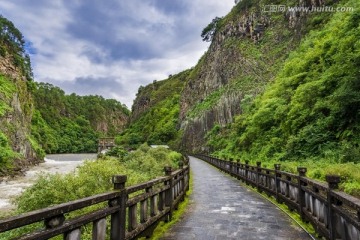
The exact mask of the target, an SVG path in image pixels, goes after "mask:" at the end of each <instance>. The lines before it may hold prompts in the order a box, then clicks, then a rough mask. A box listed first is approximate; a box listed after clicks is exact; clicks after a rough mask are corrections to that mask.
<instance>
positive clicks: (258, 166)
mask: <svg viewBox="0 0 360 240" xmlns="http://www.w3.org/2000/svg"><path fill="white" fill-rule="evenodd" d="M260 172H261V162H256V188H257V190H258V192H262V191H261V188H260Z"/></svg>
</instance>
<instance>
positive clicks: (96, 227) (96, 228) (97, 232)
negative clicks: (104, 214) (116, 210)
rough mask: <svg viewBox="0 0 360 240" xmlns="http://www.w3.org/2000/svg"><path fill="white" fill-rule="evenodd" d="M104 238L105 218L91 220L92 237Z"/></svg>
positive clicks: (102, 239)
mask: <svg viewBox="0 0 360 240" xmlns="http://www.w3.org/2000/svg"><path fill="white" fill-rule="evenodd" d="M105 238H106V219H105V218H103V219H100V220H97V221H95V222H93V230H92V239H93V240H105Z"/></svg>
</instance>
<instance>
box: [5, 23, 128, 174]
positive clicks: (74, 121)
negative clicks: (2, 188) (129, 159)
mask: <svg viewBox="0 0 360 240" xmlns="http://www.w3.org/2000/svg"><path fill="white" fill-rule="evenodd" d="M129 115H130V112H129V110H128V109H127V108H126V107H125V106H124V105H123V104H121V103H120V102H118V101H116V100H112V99H104V98H102V97H100V96H83V97H81V96H77V95H76V94H71V95H66V94H65V93H64V91H62V90H61V89H60V88H58V87H55V86H52V85H51V84H47V83H36V82H34V80H33V75H32V69H31V63H30V57H29V55H28V54H27V53H26V49H25V40H24V37H23V35H22V34H21V32H20V31H19V30H18V29H17V28H16V27H15V26H14V24H13V23H12V22H11V21H9V20H7V19H6V18H4V17H2V16H0V176H4V175H12V174H15V173H17V172H19V171H21V170H22V169H24V168H26V167H27V166H28V165H31V164H35V163H38V162H40V161H42V160H43V158H44V154H45V153H78V152H96V151H97V139H98V137H101V136H114V135H116V134H119V133H120V132H121V131H122V130H123V129H124V127H125V125H126V124H127V122H128V119H129Z"/></svg>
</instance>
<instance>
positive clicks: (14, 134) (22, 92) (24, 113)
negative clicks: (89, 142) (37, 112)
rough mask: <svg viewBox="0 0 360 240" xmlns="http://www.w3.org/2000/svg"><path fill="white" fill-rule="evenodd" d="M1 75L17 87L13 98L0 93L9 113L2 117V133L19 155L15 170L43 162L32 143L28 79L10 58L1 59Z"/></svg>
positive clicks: (0, 98)
mask: <svg viewBox="0 0 360 240" xmlns="http://www.w3.org/2000/svg"><path fill="white" fill-rule="evenodd" d="M0 74H1V75H3V76H5V77H6V79H7V80H8V81H11V82H12V83H11V84H12V85H13V86H15V91H14V92H13V93H12V94H11V96H7V97H5V96H4V94H2V93H0V101H2V102H3V103H5V105H6V106H7V109H8V110H7V111H6V113H5V115H4V116H0V132H3V133H4V134H5V135H6V136H7V138H8V140H9V143H10V145H11V147H12V149H13V151H14V152H17V153H19V154H20V155H19V158H18V159H17V160H18V161H16V162H15V166H14V167H15V169H20V168H22V167H24V166H26V165H29V164H34V163H36V162H39V161H41V160H42V159H40V158H39V157H38V155H37V153H36V152H35V150H34V148H33V146H32V144H31V142H30V129H31V118H32V112H33V100H32V96H31V93H30V91H29V89H28V84H27V81H28V80H26V77H24V76H23V74H22V71H21V69H20V68H18V67H16V66H15V65H14V63H13V61H12V58H11V57H10V56H6V57H0Z"/></svg>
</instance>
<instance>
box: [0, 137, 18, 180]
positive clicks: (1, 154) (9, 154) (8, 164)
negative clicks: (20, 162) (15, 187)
mask: <svg viewBox="0 0 360 240" xmlns="http://www.w3.org/2000/svg"><path fill="white" fill-rule="evenodd" d="M19 157H20V156H19V154H18V153H16V152H14V151H13V150H12V148H11V146H10V144H9V141H8V139H7V137H6V136H5V134H3V133H2V132H0V175H2V173H5V172H6V171H7V170H8V169H11V168H12V167H13V160H14V159H15V158H19Z"/></svg>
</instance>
